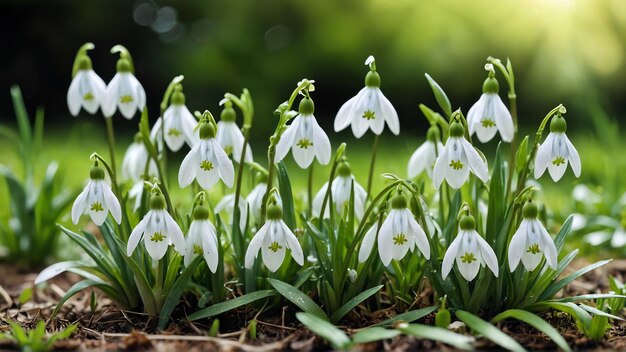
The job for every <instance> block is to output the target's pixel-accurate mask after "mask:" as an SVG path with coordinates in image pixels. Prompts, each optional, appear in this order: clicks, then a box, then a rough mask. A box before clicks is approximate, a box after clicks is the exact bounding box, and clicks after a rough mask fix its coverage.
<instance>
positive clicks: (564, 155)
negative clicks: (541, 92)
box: [535, 115, 581, 182]
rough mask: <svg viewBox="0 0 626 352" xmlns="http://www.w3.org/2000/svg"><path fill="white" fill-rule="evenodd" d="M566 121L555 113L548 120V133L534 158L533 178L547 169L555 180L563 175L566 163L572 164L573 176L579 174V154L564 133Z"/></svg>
mask: <svg viewBox="0 0 626 352" xmlns="http://www.w3.org/2000/svg"><path fill="white" fill-rule="evenodd" d="M566 130H567V123H566V122H565V119H564V118H563V117H562V116H561V115H557V116H555V117H553V118H552V121H550V134H548V137H546V140H545V141H543V144H541V146H539V149H538V150H537V157H536V159H535V179H539V177H541V175H543V173H544V172H545V171H546V168H547V169H548V172H549V173H550V176H551V177H552V179H553V180H554V181H555V182H556V181H558V180H560V179H561V177H563V174H565V170H566V169H567V164H568V163H570V164H571V165H572V171H574V176H576V177H579V176H580V169H581V165H580V156H578V151H576V148H574V145H573V144H572V142H570V141H569V138H567V136H566V135H565V131H566Z"/></svg>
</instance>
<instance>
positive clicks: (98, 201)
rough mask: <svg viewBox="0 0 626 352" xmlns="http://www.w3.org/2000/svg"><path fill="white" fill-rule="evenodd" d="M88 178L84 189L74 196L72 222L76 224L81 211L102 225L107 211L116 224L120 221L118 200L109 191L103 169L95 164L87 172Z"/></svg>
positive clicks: (120, 210) (120, 213)
mask: <svg viewBox="0 0 626 352" xmlns="http://www.w3.org/2000/svg"><path fill="white" fill-rule="evenodd" d="M89 176H90V180H89V183H87V186H85V189H84V190H83V191H82V192H81V193H80V194H79V195H78V197H76V200H75V201H74V205H73V206H72V222H74V224H78V220H79V219H80V216H81V215H82V214H83V213H89V216H90V217H91V220H92V221H93V222H94V223H95V224H96V225H98V226H100V225H102V224H103V223H104V221H105V220H106V218H107V215H108V214H109V212H111V216H113V219H115V222H117V223H118V224H119V223H121V221H122V209H121V208H120V202H119V201H118V200H117V198H116V197H115V194H113V192H112V191H111V186H109V184H108V183H106V181H105V180H104V170H103V169H102V167H101V166H98V165H95V166H94V167H92V168H91V171H90V173H89Z"/></svg>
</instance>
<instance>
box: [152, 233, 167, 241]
mask: <svg viewBox="0 0 626 352" xmlns="http://www.w3.org/2000/svg"><path fill="white" fill-rule="evenodd" d="M166 238H167V236H163V234H162V233H160V232H155V233H154V235H152V237H150V241H152V242H161V241H165V239H166Z"/></svg>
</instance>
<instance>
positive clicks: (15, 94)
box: [11, 85, 32, 148]
mask: <svg viewBox="0 0 626 352" xmlns="http://www.w3.org/2000/svg"><path fill="white" fill-rule="evenodd" d="M11 98H12V99H13V110H14V111H15V118H16V120H17V127H18V129H19V131H20V139H21V140H22V143H23V146H24V147H25V148H30V146H31V138H32V132H31V127H30V120H29V118H28V113H27V112H26V107H25V106H24V99H23V98H22V91H21V90H20V87H19V86H16V85H15V86H12V87H11Z"/></svg>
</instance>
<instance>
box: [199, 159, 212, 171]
mask: <svg viewBox="0 0 626 352" xmlns="http://www.w3.org/2000/svg"><path fill="white" fill-rule="evenodd" d="M200 168H201V169H202V170H204V171H211V170H213V163H212V162H210V161H208V160H202V162H201V163H200Z"/></svg>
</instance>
